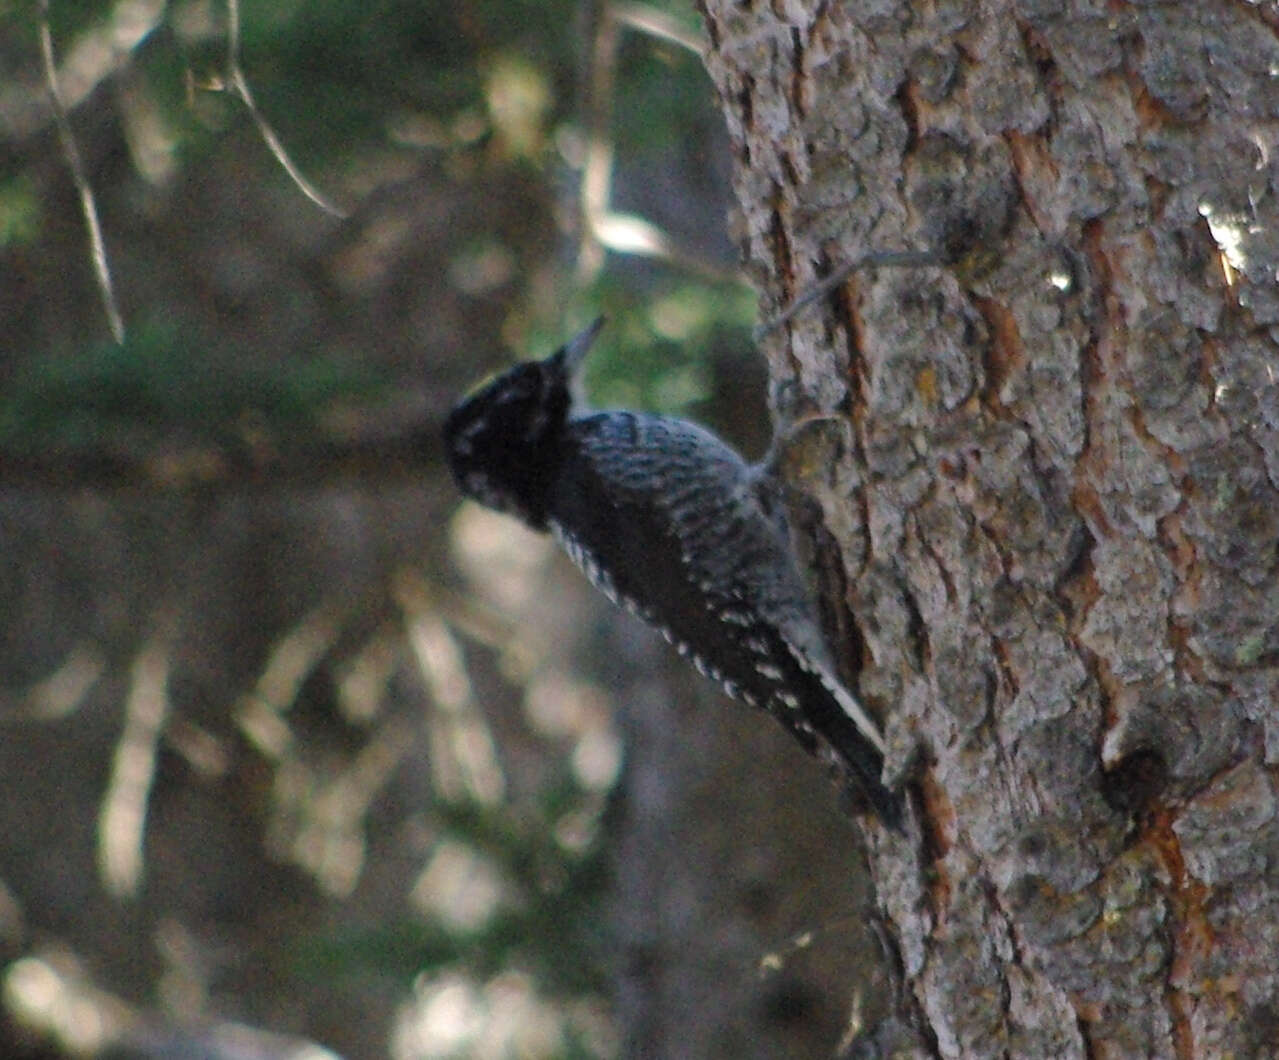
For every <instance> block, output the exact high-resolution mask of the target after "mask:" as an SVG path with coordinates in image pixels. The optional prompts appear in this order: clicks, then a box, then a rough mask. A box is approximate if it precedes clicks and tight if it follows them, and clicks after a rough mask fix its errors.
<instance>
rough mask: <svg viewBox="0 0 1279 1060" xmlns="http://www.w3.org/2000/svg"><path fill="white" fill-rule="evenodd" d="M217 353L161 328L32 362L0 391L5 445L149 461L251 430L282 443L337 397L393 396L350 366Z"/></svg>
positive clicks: (332, 360)
mask: <svg viewBox="0 0 1279 1060" xmlns="http://www.w3.org/2000/svg"><path fill="white" fill-rule="evenodd" d="M216 349H217V343H216V340H208V339H202V338H201V337H200V336H198V335H195V334H193V333H192V332H191V331H190V330H188V329H186V328H183V327H181V326H179V325H178V324H177V323H175V322H172V321H167V322H158V321H157V322H147V323H143V324H141V325H139V326H137V327H134V328H132V329H131V330H130V331H129V332H128V334H127V335H126V338H125V341H124V343H123V344H121V345H117V344H116V343H114V342H100V343H98V344H97V345H94V346H91V347H89V348H88V349H86V350H84V351H82V352H79V353H72V354H68V355H63V356H61V357H55V358H48V359H42V360H39V361H36V362H34V363H31V364H28V365H27V366H25V367H24V368H23V369H21V370H20V371H19V372H18V373H17V374H16V376H15V378H13V379H12V380H11V381H10V383H9V385H8V386H7V387H6V388H5V390H4V392H3V393H0V447H2V448H4V449H8V450H10V451H11V452H21V453H30V452H37V451H46V450H49V449H54V450H60V451H68V450H70V451H78V452H86V451H92V450H94V449H95V448H100V447H102V446H103V445H104V444H106V445H109V446H119V445H126V446H127V447H128V448H129V450H130V451H133V452H135V453H138V454H140V455H141V454H145V452H146V451H147V450H148V449H150V448H159V447H161V446H163V445H166V444H169V445H171V444H173V443H174V442H176V441H181V442H182V443H184V444H194V445H199V444H220V443H225V442H227V441H236V440H237V439H238V438H240V437H241V436H242V435H243V434H244V433H245V432H247V431H254V432H259V431H266V432H268V433H269V434H270V435H272V437H273V440H278V439H279V438H284V437H288V436H290V435H292V434H296V433H297V432H298V431H299V430H307V429H313V428H314V427H316V425H317V424H318V423H319V422H320V420H321V418H322V416H323V414H324V413H325V412H326V411H327V410H328V409H330V408H331V407H332V404H333V402H334V401H335V400H336V399H338V398H351V397H354V396H356V395H365V396H370V397H371V396H375V395H377V394H378V393H380V392H381V391H382V390H383V389H384V388H385V384H384V383H382V382H381V381H380V380H378V379H377V378H376V376H375V375H373V374H371V373H370V372H369V371H368V370H367V369H361V368H360V367H358V366H357V365H355V364H353V363H352V362H351V361H349V360H348V359H345V358H339V357H332V356H330V357H325V358H317V357H314V356H309V357H297V358H292V359H288V360H285V361H283V362H273V363H267V362H263V361H261V360H246V359H244V358H239V357H234V356H226V355H225V353H223V354H221V355H218V354H217V353H215V351H216Z"/></svg>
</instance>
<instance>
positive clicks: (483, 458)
mask: <svg viewBox="0 0 1279 1060" xmlns="http://www.w3.org/2000/svg"><path fill="white" fill-rule="evenodd" d="M602 324H603V321H602V320H597V321H596V322H595V323H594V324H592V325H591V326H590V327H589V328H587V329H586V330H585V331H583V332H582V333H581V334H580V335H578V336H577V337H576V338H575V339H573V340H572V341H571V342H569V343H568V344H567V345H566V346H563V347H562V348H560V349H559V350H557V351H556V352H555V353H554V354H552V355H551V356H550V357H548V358H547V359H546V360H544V361H525V362H523V363H520V364H517V365H516V366H515V367H513V368H511V369H510V370H508V371H507V372H505V373H504V374H502V375H501V376H499V377H498V378H496V379H495V380H493V381H492V382H490V383H488V384H487V385H486V386H484V387H483V388H482V389H481V390H479V391H478V392H477V393H475V394H473V395H472V396H470V397H468V398H466V399H465V400H464V401H462V402H461V403H460V404H459V405H458V406H457V408H455V409H454V410H453V412H452V414H451V415H450V416H449V418H448V421H447V423H446V425H445V428H444V439H445V449H446V453H447V456H448V462H449V467H450V469H451V470H452V472H453V475H454V478H455V479H456V480H457V483H458V485H459V487H460V488H461V489H462V491H463V492H464V493H466V494H468V495H469V496H471V497H473V498H475V499H476V500H478V501H480V502H481V503H482V504H485V505H487V506H488V507H491V508H495V509H497V510H498V511H503V512H507V513H509V514H511V515H514V516H516V517H518V518H519V519H521V520H522V521H524V522H525V523H526V524H528V525H529V526H531V527H533V528H534V529H536V530H542V531H549V532H550V533H551V534H553V535H554V537H555V538H556V540H557V541H558V542H559V543H560V544H561V545H562V546H563V548H564V550H565V551H566V552H567V553H568V554H569V556H570V557H571V558H572V559H573V561H574V562H575V563H576V564H577V566H578V567H580V568H581V569H582V570H583V572H585V574H586V575H587V577H588V578H590V580H591V582H592V583H594V584H595V585H596V587H598V588H599V589H600V590H601V591H603V592H604V593H605V594H606V595H607V596H608V597H609V598H610V599H611V600H613V601H614V602H615V603H619V604H621V605H623V606H625V607H627V608H628V609H630V610H631V611H633V612H635V613H636V614H637V615H639V616H640V617H641V618H643V619H644V620H645V621H646V622H648V623H650V624H651V625H653V626H656V627H657V628H658V629H659V630H661V632H662V633H663V634H664V635H665V636H666V638H667V639H668V640H669V641H671V642H672V643H673V644H674V645H675V646H676V647H677V648H678V649H679V651H680V652H681V653H682V654H684V655H687V656H689V657H690V658H691V659H692V661H693V662H694V663H695V664H696V665H697V667H698V669H699V670H701V671H702V672H703V673H705V674H707V675H708V676H710V677H713V678H715V679H716V680H718V681H719V682H720V683H722V684H723V685H724V687H725V689H726V690H727V691H728V693H729V694H730V695H732V696H734V697H735V698H738V699H741V700H744V701H745V702H747V703H750V704H752V705H755V706H759V707H763V708H764V709H766V710H768V711H769V713H771V714H772V715H773V716H774V717H775V718H777V719H778V721H780V722H781V723H782V725H784V726H785V727H786V728H787V729H788V730H789V731H790V732H791V733H792V735H794V736H795V737H796V739H798V740H799V742H800V743H801V744H802V745H803V746H804V747H805V748H806V749H807V750H808V751H809V752H810V753H812V754H815V755H817V756H818V757H820V758H822V759H823V760H825V761H827V762H829V763H830V764H832V765H834V766H836V767H837V769H838V770H839V772H840V773H841V775H842V776H843V777H844V778H845V779H846V780H847V781H850V782H851V783H852V785H853V786H854V787H855V788H856V789H857V790H859V791H861V792H862V793H864V795H865V796H866V798H867V799H868V801H869V802H870V804H871V805H872V806H873V807H874V809H875V811H876V812H877V813H878V815H879V817H880V819H881V820H883V821H884V822H885V823H887V824H889V825H892V826H893V827H895V828H900V821H901V804H900V801H899V799H898V798H897V796H895V795H894V794H893V793H892V792H890V791H889V790H888V789H887V788H886V787H885V786H884V784H883V782H882V781H881V779H880V773H881V770H882V768H883V759H884V741H883V737H882V736H881V735H880V733H879V730H878V728H877V727H876V725H875V723H874V721H873V720H872V719H871V718H870V716H869V715H868V714H867V713H866V711H865V710H864V709H863V707H862V706H861V704H860V703H859V702H858V701H857V699H856V698H855V697H854V696H853V695H852V693H851V692H849V691H848V690H847V689H846V688H844V686H843V685H842V684H841V682H840V681H839V679H838V677H836V676H835V670H834V667H833V665H832V663H831V660H830V656H829V653H828V651H827V648H826V645H825V643H824V641H823V639H822V635H821V632H820V628H819V626H818V623H817V619H816V616H815V613H814V610H813V606H812V602H811V600H810V599H809V596H808V593H807V591H806V589H805V586H804V582H803V579H802V577H801V576H800V573H799V570H798V568H797V566H796V563H795V559H794V554H793V552H792V551H791V547H790V541H789V537H788V533H787V529H786V524H785V521H784V517H783V516H782V515H781V514H780V506H779V505H777V504H774V503H772V501H771V494H770V491H771V489H772V484H771V483H770V481H769V480H768V478H767V477H766V476H765V475H764V474H763V472H762V471H761V469H759V468H756V467H751V466H750V465H748V464H746V463H745V461H743V460H742V458H741V457H740V456H738V455H737V453H736V452H734V451H733V450H732V449H731V448H729V446H727V445H726V444H725V443H724V442H722V441H720V440H719V439H718V438H716V437H715V436H714V435H713V434H711V433H710V432H709V431H707V430H705V429H703V428H701V427H698V426H697V425H696V424H692V423H688V422H687V421H684V420H679V419H675V418H672V417H669V416H658V415H652V414H648V413H641V412H629V411H622V410H609V411H602V412H589V411H585V410H582V409H580V408H579V407H578V406H577V404H576V403H575V402H574V398H573V391H574V386H575V382H576V377H577V374H578V369H579V367H580V364H581V362H582V360H583V359H584V357H585V355H586V353H587V351H588V350H589V348H590V345H591V342H592V341H593V340H594V338H595V336H596V334H598V332H599V329H600V327H601V326H602Z"/></svg>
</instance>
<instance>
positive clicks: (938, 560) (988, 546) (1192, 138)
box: [704, 0, 1279, 1058]
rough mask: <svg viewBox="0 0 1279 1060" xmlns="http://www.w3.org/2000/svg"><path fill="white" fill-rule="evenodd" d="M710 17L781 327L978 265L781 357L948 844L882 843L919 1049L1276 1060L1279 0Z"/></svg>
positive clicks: (757, 263)
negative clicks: (816, 294) (860, 262)
mask: <svg viewBox="0 0 1279 1060" xmlns="http://www.w3.org/2000/svg"><path fill="white" fill-rule="evenodd" d="M704 12H705V16H706V22H707V27H708V31H709V51H708V57H707V65H708V67H709V69H710V72H711V76H712V77H713V79H714V81H715V83H716V86H717V88H718V91H719V93H720V96H721V100H722V103H723V108H724V112H725V114H726V117H727V120H728V124H729V129H730V135H731V137H732V139H733V142H734V145H735V152H736V156H737V157H736V163H737V165H736V185H737V193H738V197H739V200H740V204H741V221H740V224H741V228H740V231H739V237H740V240H741V243H742V246H743V250H744V255H745V257H746V260H747V262H748V265H749V267H750V268H751V269H752V270H753V272H754V275H755V276H756V278H757V280H758V283H759V285H760V287H761V289H762V290H763V291H764V292H765V294H764V300H765V306H764V314H765V316H768V315H771V314H773V313H776V312H777V311H778V310H779V309H780V308H781V307H782V306H784V305H785V304H786V303H787V302H788V301H790V300H791V299H792V298H794V297H795V296H796V295H798V294H800V293H802V292H803V291H804V289H805V288H807V287H810V286H811V285H813V284H814V283H815V282H816V281H818V280H819V279H820V278H821V277H822V276H823V275H825V274H827V273H828V272H829V271H830V269H831V268H832V267H834V266H835V265H838V264H839V263H842V262H844V261H848V260H852V259H854V258H856V257H859V256H860V255H862V254H864V253H866V252H867V251H871V250H884V249H895V248H899V247H906V246H909V247H917V248H920V247H938V248H942V249H944V251H945V252H946V254H947V265H946V266H945V267H940V268H929V269H923V270H913V271H909V272H906V271H895V270H880V271H878V272H868V273H864V274H859V275H854V276H853V277H852V278H851V279H850V280H849V281H848V282H847V283H846V284H844V285H843V286H842V287H841V288H840V289H839V290H838V291H837V292H836V293H835V294H834V295H833V296H832V297H830V298H828V299H826V300H825V301H824V302H823V303H821V304H819V305H816V306H814V307H811V308H809V309H807V310H805V311H804V312H802V313H801V314H800V315H798V316H797V317H796V318H795V319H794V320H793V321H792V322H791V323H790V324H789V325H788V326H787V327H786V328H785V329H782V330H781V331H779V332H778V333H775V334H773V335H772V336H770V337H769V339H768V340H767V341H766V342H765V353H766V354H767V356H768V358H769V361H770V366H771V371H772V374H773V379H774V382H775V384H777V386H776V391H775V393H776V396H777V405H778V410H777V411H778V413H779V416H780V418H781V420H782V422H783V423H785V422H787V421H794V420H795V419H798V418H800V417H803V416H805V415H811V414H822V415H833V416H837V417H840V418H841V419H843V420H844V421H846V423H847V425H848V431H847V435H846V440H847V445H846V446H844V447H843V448H842V449H841V450H840V452H839V454H838V458H837V459H836V460H835V461H833V462H831V463H830V464H829V465H828V466H826V467H825V472H826V473H825V474H824V475H823V476H822V478H823V484H822V485H823V488H822V489H821V490H820V491H819V499H820V501H821V503H822V508H823V511H824V521H825V523H826V529H827V530H828V531H829V533H830V535H831V536H832V537H833V538H834V540H835V541H836V542H837V543H838V545H839V549H840V552H841V555H842V566H843V572H844V576H845V579H846V591H845V594H844V595H845V602H846V603H847V605H848V608H849V610H850V612H851V614H852V615H853V616H854V619H853V622H854V625H855V630H856V636H855V637H850V639H849V644H850V646H851V647H853V648H854V649H855V650H856V651H858V652H859V653H860V656H861V659H860V662H861V667H862V668H861V673H860V688H861V691H862V693H863V695H864V696H865V697H866V698H867V699H868V701H869V702H871V703H873V704H874V705H876V706H877V707H878V708H880V709H881V710H882V714H883V717H884V719H885V722H886V724H887V727H888V732H889V736H890V742H891V744H892V746H893V748H894V751H895V757H896V762H895V763H890V768H895V769H896V770H897V772H898V774H899V776H900V778H901V779H902V780H903V782H905V783H907V784H908V785H909V787H910V789H911V791H912V797H913V799H914V806H915V811H916V814H917V823H918V825H919V829H920V831H919V833H918V834H916V835H915V836H914V837H912V839H911V840H910V841H909V842H898V841H895V840H893V839H891V838H885V837H882V836H876V837H872V847H873V850H872V868H873V872H874V874H875V876H876V880H877V885H878V894H879V901H880V904H881V908H882V909H883V911H884V913H885V915H886V917H887V918H888V920H889V921H890V922H891V925H892V928H893V932H894V933H895V936H896V939H897V944H898V949H899V954H900V965H899V967H898V968H897V970H896V971H897V974H898V975H899V976H900V977H901V979H902V982H903V985H904V986H905V987H906V989H905V990H904V991H903V993H902V995H901V997H902V1003H901V1012H900V1016H901V1019H900V1020H899V1021H898V1022H897V1026H896V1033H897V1034H898V1035H899V1036H900V1034H901V1033H902V1032H903V1030H904V1029H905V1028H906V1026H907V1025H913V1027H914V1032H913V1033H914V1048H915V1049H917V1050H918V1054H919V1055H925V1056H945V1057H965V1058H971V1057H983V1056H1007V1055H1012V1056H1020V1057H1048V1056H1052V1057H1084V1056H1089V1057H1170V1058H1171V1057H1176V1058H1198V1057H1226V1056H1235V1057H1255V1056H1265V1055H1273V1053H1272V1052H1271V1050H1272V1049H1273V1048H1274V1042H1276V1041H1279V874H1276V872H1275V866H1276V864H1277V863H1279V820H1277V818H1276V796H1275V783H1276V778H1277V774H1276V769H1275V766H1276V762H1277V761H1279V710H1277V709H1276V703H1277V702H1279V580H1277V579H1276V538H1277V537H1279V496H1277V495H1276V484H1277V483H1279V382H1277V380H1276V375H1277V373H1279V353H1277V352H1276V338H1279V288H1277V287H1276V284H1275V274H1276V273H1275V269H1276V264H1277V263H1279V227H1277V226H1276V212H1277V211H1276V190H1277V189H1276V163H1275V159H1274V157H1272V153H1271V152H1272V149H1273V145H1274V144H1275V143H1276V142H1279V135H1277V134H1279V81H1277V80H1276V79H1275V77H1274V70H1275V69H1276V68H1279V43H1277V41H1276V26H1277V25H1279V14H1277V13H1276V9H1275V6H1274V5H1273V4H1249V3H1228V2H1219V0H1194V2H1185V3H1166V4H1158V5H1146V4H1123V3H1119V4H1116V3H1090V2H1087V0H1080V2H1077V3H1071V4H1065V5H1062V4H1057V3H1052V4H1048V3H1042V2H1039V0H1027V2H1023V3H1012V2H1005V0H986V2H966V0H954V2H933V3H926V2H923V0H918V2H894V0H883V2H872V0H866V2H857V3H854V2H828V0H776V2H774V3H771V4H762V3H733V2H729V0H704ZM882 1033H884V1034H887V1033H888V1030H887V1029H885V1030H884V1031H883V1032H882ZM901 1040H902V1039H901V1038H900V1037H898V1038H897V1041H898V1043H899V1044H900V1043H901Z"/></svg>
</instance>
